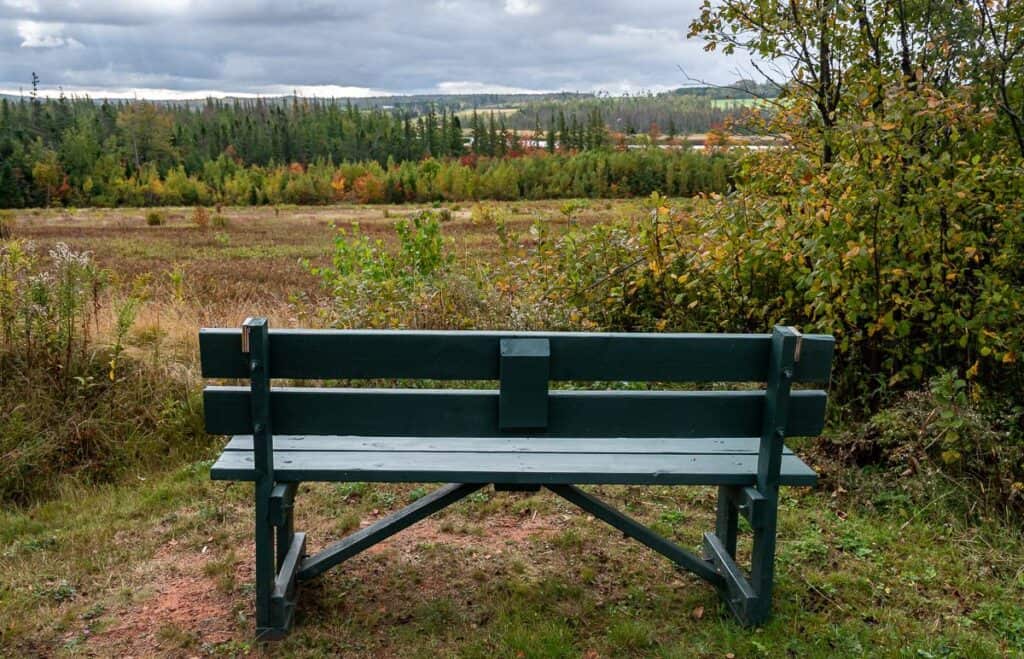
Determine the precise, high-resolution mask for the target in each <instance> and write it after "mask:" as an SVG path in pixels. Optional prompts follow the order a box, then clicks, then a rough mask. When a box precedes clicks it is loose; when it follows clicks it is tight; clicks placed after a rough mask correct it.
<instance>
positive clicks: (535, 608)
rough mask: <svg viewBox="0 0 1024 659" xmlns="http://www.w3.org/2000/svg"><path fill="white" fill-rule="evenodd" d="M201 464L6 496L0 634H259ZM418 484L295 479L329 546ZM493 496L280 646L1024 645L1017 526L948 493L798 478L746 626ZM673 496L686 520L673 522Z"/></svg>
mask: <svg viewBox="0 0 1024 659" xmlns="http://www.w3.org/2000/svg"><path fill="white" fill-rule="evenodd" d="M208 465H209V463H208V462H198V463H194V464H191V465H188V466H185V467H182V468H179V469H175V470H171V471H168V472H166V473H163V474H159V475H156V476H154V477H152V478H149V479H147V480H145V481H139V482H137V483H130V484H123V485H119V486H111V487H103V488H95V489H91V490H84V491H81V492H77V493H75V496H74V497H73V498H72V497H70V496H69V497H65V498H62V499H60V500H56V501H53V502H50V503H47V504H42V505H40V506H38V507H35V508H32V509H26V510H21V511H6V512H4V513H2V515H0V583H2V584H3V586H2V587H0V588H2V590H0V629H2V630H3V637H2V640H3V644H4V647H6V648H8V649H10V650H11V651H12V652H15V653H16V654H19V655H25V654H51V653H67V654H76V653H83V654H89V653H92V654H100V655H108V654H115V653H124V652H131V653H134V654H175V653H179V652H190V653H202V654H206V653H209V654H222V655H239V654H245V653H247V652H248V651H249V650H251V649H252V647H251V645H250V638H251V631H252V630H251V626H252V582H251V542H250V539H249V535H250V520H251V514H252V511H251V505H250V497H251V486H250V485H247V484H246V485H243V484H223V483H212V482H210V481H209V480H208V477H207V468H208ZM422 489H424V486H417V485H385V484H359V485H353V484H346V485H342V486H337V485H333V486H332V485H326V484H314V485H304V486H303V487H302V496H301V497H299V500H298V502H299V508H298V511H299V519H297V525H298V526H299V527H300V528H303V529H306V530H307V531H309V533H310V535H309V541H310V543H311V544H312V545H313V547H312V548H313V549H317V548H319V547H322V546H323V545H324V544H326V543H327V542H329V541H331V540H333V539H336V537H337V536H338V534H339V533H340V532H341V531H342V530H343V529H344V530H346V531H347V530H350V529H351V527H352V526H353V524H352V521H353V520H355V524H356V525H358V524H359V523H363V524H365V523H367V522H369V521H371V520H373V519H375V518H378V517H380V516H382V515H384V514H386V513H387V512H388V511H389V510H391V509H394V508H397V507H400V506H402V505H404V502H405V501H408V500H409V499H410V498H412V497H413V496H414V493H416V492H417V490H422ZM428 489H429V486H428ZM592 490H593V491H595V492H597V493H599V494H600V495H601V496H602V497H604V498H606V499H607V500H609V501H611V502H613V503H614V504H616V505H618V506H619V507H622V508H628V509H629V510H630V511H631V512H632V514H634V515H636V516H637V517H639V518H640V519H643V520H645V521H647V522H648V523H653V522H656V521H658V520H666V519H669V520H671V521H672V522H673V524H672V528H671V530H670V533H671V535H673V536H674V537H675V538H676V540H677V541H679V542H681V543H683V544H684V545H688V546H691V547H695V546H696V544H697V542H698V538H699V532H700V531H701V530H702V529H706V528H710V527H711V526H713V523H714V522H713V500H714V494H713V492H712V491H711V490H708V489H702V488H665V487H651V488H639V487H599V488H592ZM481 494H483V495H484V496H480V497H477V498H476V499H475V500H471V501H466V502H463V503H460V504H458V505H456V506H455V507H453V508H451V509H449V510H448V511H446V512H444V513H442V514H441V515H440V516H439V517H437V518H431V519H429V520H427V521H425V522H422V523H421V524H419V525H417V526H414V527H412V528H411V529H409V530H407V531H405V532H403V533H401V534H399V535H398V536H395V537H394V538H392V539H390V540H388V541H387V542H386V543H384V544H383V545H381V546H380V547H379V548H378V549H375V550H373V551H371V552H368V553H365V554H362V555H360V556H358V557H357V558H355V559H352V560H351V561H350V562H348V563H346V564H344V565H343V566H342V567H340V568H339V569H336V570H334V571H332V572H329V573H328V574H327V575H325V577H324V578H322V579H321V580H320V581H316V582H312V583H311V584H308V585H307V586H305V587H304V589H303V591H302V594H301V598H300V609H299V618H298V624H297V626H296V629H295V631H294V633H293V634H292V636H290V637H289V638H288V639H287V640H285V641H284V642H282V643H281V644H279V645H277V646H275V649H276V650H278V651H280V652H281V653H283V654H286V655H288V656H300V657H301V656H310V657H313V656H322V655H323V654H325V653H327V654H335V653H337V654H341V655H345V656H361V655H366V654H372V655H374V656H412V657H415V656H423V657H426V656H438V655H444V656H465V657H484V656H487V657H491V656H527V657H532V656H535V657H550V656H666V657H675V656H679V657H682V656H687V657H688V656H725V655H726V654H728V653H733V654H734V655H735V656H780V655H786V654H790V655H795V656H864V655H867V654H871V655H875V656H908V657H909V656H913V657H920V656H970V657H986V656H1008V655H1013V654H1017V653H1021V652H1024V608H1022V607H1021V604H1022V603H1024V572H1022V570H1021V565H1024V541H1022V538H1021V537H1020V535H1019V534H1017V533H1008V532H1007V529H1006V528H1005V527H1003V526H1001V525H999V524H996V523H994V522H990V523H982V524H980V525H975V526H968V525H962V524H959V523H957V522H956V520H955V519H954V518H950V517H948V516H947V515H946V514H945V513H944V512H943V511H938V510H936V511H934V514H933V515H924V516H915V511H913V510H910V509H898V510H892V509H888V510H884V511H878V510H876V509H873V508H871V507H866V506H861V505H858V504H857V503H856V501H855V500H853V499H851V498H849V497H848V496H843V495H840V496H833V494H832V493H830V492H828V491H822V492H808V491H803V490H788V491H786V492H785V493H784V495H783V500H782V509H781V529H780V543H779V561H778V592H777V599H776V614H775V617H774V618H773V620H772V621H771V622H770V623H769V624H768V625H766V626H765V627H763V628H762V629H760V630H757V631H753V632H751V631H748V630H744V629H742V628H740V627H738V626H737V625H736V624H735V623H734V622H733V621H732V619H731V616H730V615H729V614H728V613H727V612H726V611H725V610H724V609H723V607H722V605H721V604H720V603H719V602H718V599H717V596H716V595H715V593H714V591H713V590H712V589H711V588H710V587H708V586H706V585H705V584H703V583H702V582H700V581H699V580H697V579H695V578H693V577H691V576H689V575H687V574H684V573H679V572H676V571H675V570H674V569H673V568H672V567H671V565H670V564H669V563H668V562H667V561H665V560H664V559H662V558H661V557H659V556H658V555H656V554H654V553H652V552H650V551H649V550H647V549H646V548H644V547H642V546H640V545H638V544H636V543H633V542H630V541H627V540H624V539H623V538H622V537H621V535H620V534H618V533H616V532H614V531H612V530H611V529H610V528H608V527H606V526H604V525H603V524H602V523H601V522H599V521H597V520H594V519H593V518H591V517H589V516H588V515H585V514H582V513H580V512H579V511H578V510H576V509H574V508H572V507H571V506H569V505H568V504H566V503H564V502H562V501H561V500H558V499H556V498H555V497H553V496H551V495H546V494H542V493H538V494H530V493H504V492H503V493H494V492H490V491H487V492H482V493H481ZM679 515H682V516H684V517H685V519H686V520H687V521H686V522H685V523H675V522H676V520H677V519H678V516H679ZM339 517H340V518H342V520H347V521H345V522H344V523H341V522H339ZM339 527H342V528H339ZM741 551H742V548H741ZM140 631H141V632H143V633H139V632H140Z"/></svg>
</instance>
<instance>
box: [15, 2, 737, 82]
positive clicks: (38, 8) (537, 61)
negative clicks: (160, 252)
mask: <svg viewBox="0 0 1024 659" xmlns="http://www.w3.org/2000/svg"><path fill="white" fill-rule="evenodd" d="M699 5H700V0H649V1H647V2H644V3H642V6H639V5H636V4H635V3H634V4H630V3H623V2H621V0H559V1H558V2H554V1H553V0H432V1H429V2H414V1H412V0H376V1H375V2H374V3H358V4H357V3H354V2H334V1H333V0H289V1H288V2H280V1H279V0H219V1H218V2H205V1H204V2H200V1H198V0H89V1H88V2H85V1H83V0H63V1H61V0H0V88H5V89H18V88H19V87H23V86H27V85H28V84H29V81H30V80H31V74H32V72H33V71H35V72H37V73H38V74H39V76H40V78H41V79H42V90H44V91H46V90H53V91H56V90H57V88H58V87H63V88H64V89H65V90H81V91H88V92H90V93H94V92H103V91H104V90H108V91H110V92H111V93H114V92H116V93H118V94H129V95H130V94H135V93H136V91H139V92H141V93H140V95H143V94H151V93H160V94H166V95H175V94H178V93H184V94H192V95H195V96H200V95H204V94H206V93H208V92H210V91H211V90H214V91H218V92H222V93H226V94H232V95H234V94H238V95H242V94H260V95H266V94H272V93H291V91H292V90H299V91H300V93H303V94H304V95H317V96H338V95H342V94H345V95H348V94H352V95H373V94H377V93H422V92H427V93H437V92H443V93H455V92H460V91H461V92H471V91H489V90H490V91H540V90H553V91H558V90H569V91H598V90H607V91H613V92H617V91H623V90H644V89H648V90H656V89H663V88H672V87H676V86H679V85H681V84H684V83H685V82H686V81H685V80H684V77H683V75H682V74H681V73H680V71H679V67H682V68H684V69H686V70H687V71H692V72H694V73H696V74H699V75H700V77H702V78H705V79H708V80H712V81H715V82H722V83H726V82H731V81H732V80H735V79H736V78H737V77H739V75H740V72H738V71H736V69H737V66H738V65H740V64H742V63H743V61H744V60H743V59H742V58H735V59H732V60H730V59H729V58H726V57H725V56H723V55H721V54H719V53H712V54H709V53H705V52H704V51H703V50H702V43H701V42H699V41H697V40H687V39H686V38H685V33H686V30H687V27H688V25H689V22H690V20H692V19H693V17H694V16H696V14H697V12H698V10H699Z"/></svg>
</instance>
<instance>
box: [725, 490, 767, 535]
mask: <svg viewBox="0 0 1024 659" xmlns="http://www.w3.org/2000/svg"><path fill="white" fill-rule="evenodd" d="M727 492H728V493H729V500H730V501H731V502H732V505H734V506H736V510H737V511H739V513H740V514H741V515H743V517H745V518H746V520H747V521H748V522H750V528H752V529H759V528H761V527H762V526H764V523H765V516H766V515H767V514H768V499H766V498H765V497H764V495H763V494H761V492H759V491H758V489H757V488H756V487H730V488H728V489H727Z"/></svg>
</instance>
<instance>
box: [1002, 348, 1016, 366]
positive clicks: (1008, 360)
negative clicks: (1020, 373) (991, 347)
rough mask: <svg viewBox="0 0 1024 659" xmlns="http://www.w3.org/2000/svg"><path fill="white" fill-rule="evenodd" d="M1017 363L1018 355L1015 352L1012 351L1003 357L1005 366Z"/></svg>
mask: <svg viewBox="0 0 1024 659" xmlns="http://www.w3.org/2000/svg"><path fill="white" fill-rule="evenodd" d="M1016 361H1017V353H1015V352H1013V351H1012V350H1011V351H1010V352H1008V353H1006V354H1005V355H1003V363H1004V364H1013V363H1015V362H1016Z"/></svg>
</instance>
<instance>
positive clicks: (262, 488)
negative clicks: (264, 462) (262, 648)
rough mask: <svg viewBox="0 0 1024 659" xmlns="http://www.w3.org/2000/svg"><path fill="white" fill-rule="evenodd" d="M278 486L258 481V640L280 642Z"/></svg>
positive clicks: (262, 480)
mask: <svg viewBox="0 0 1024 659" xmlns="http://www.w3.org/2000/svg"><path fill="white" fill-rule="evenodd" d="M273 488H274V483H273V482H272V481H270V479H267V478H262V479H259V480H257V481H256V528H255V532H256V538H255V541H256V542H255V544H256V639H257V640H261V641H262V640H268V639H271V638H277V637H278V636H279V633H280V630H276V629H275V625H274V619H273V618H274V616H273V610H272V608H271V602H270V600H271V597H272V596H273V593H274V579H275V576H276V572H277V570H276V569H275V565H274V528H273V526H272V525H271V520H270V496H271V493H272V491H273Z"/></svg>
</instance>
